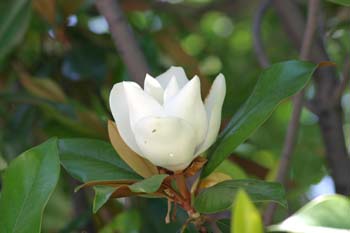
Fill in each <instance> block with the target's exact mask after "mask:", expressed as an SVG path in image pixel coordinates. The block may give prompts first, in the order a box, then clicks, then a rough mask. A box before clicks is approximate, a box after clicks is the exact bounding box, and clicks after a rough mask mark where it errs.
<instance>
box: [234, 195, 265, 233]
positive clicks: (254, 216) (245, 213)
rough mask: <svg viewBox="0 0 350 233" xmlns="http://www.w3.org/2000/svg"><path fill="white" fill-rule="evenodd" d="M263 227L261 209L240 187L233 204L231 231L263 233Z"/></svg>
mask: <svg viewBox="0 0 350 233" xmlns="http://www.w3.org/2000/svg"><path fill="white" fill-rule="evenodd" d="M263 228H264V227H263V224H262V220H261V217H260V213H259V211H258V210H257V209H256V207H255V206H254V204H253V203H252V201H251V200H250V198H249V196H248V195H247V193H246V192H245V191H244V190H242V189H240V190H239V191H238V193H237V195H236V197H235V201H234V205H233V206H232V217H231V233H263Z"/></svg>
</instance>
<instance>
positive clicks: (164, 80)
mask: <svg viewBox="0 0 350 233" xmlns="http://www.w3.org/2000/svg"><path fill="white" fill-rule="evenodd" d="M173 76H175V77H176V81H177V83H178V84H179V87H180V88H182V87H183V86H185V85H186V83H187V82H188V78H187V76H186V73H185V71H184V69H183V68H182V67H179V66H171V67H170V68H169V69H168V70H167V71H165V72H164V73H163V74H161V75H159V76H157V77H156V79H157V80H158V82H159V83H160V85H161V86H162V87H163V88H164V89H165V88H166V87H167V86H168V84H169V82H170V80H171V78H172V77H173Z"/></svg>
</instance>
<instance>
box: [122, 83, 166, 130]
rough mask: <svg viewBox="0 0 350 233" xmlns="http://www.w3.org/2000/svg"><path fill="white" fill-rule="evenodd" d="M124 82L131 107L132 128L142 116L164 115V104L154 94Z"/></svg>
mask: <svg viewBox="0 0 350 233" xmlns="http://www.w3.org/2000/svg"><path fill="white" fill-rule="evenodd" d="M123 83H124V90H125V95H126V100H127V104H128V107H129V120H130V126H131V129H132V130H133V129H134V126H135V124H136V123H137V121H139V120H140V119H142V118H145V117H149V116H161V115H164V111H163V108H162V106H161V105H160V104H159V103H158V101H157V100H155V99H154V98H153V97H152V96H150V95H148V94H147V93H146V92H144V91H143V90H142V89H141V88H140V87H139V86H138V87H135V86H134V85H129V84H128V83H126V82H123Z"/></svg>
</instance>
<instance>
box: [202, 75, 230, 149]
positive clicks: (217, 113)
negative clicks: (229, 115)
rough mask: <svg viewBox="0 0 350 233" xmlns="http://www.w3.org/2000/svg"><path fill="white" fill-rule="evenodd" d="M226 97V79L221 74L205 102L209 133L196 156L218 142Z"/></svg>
mask: <svg viewBox="0 0 350 233" xmlns="http://www.w3.org/2000/svg"><path fill="white" fill-rule="evenodd" d="M225 95H226V82H225V77H224V76H223V75H222V74H219V75H218V76H217V77H216V79H215V80H214V83H213V85H212V86H211V89H210V92H209V95H208V97H207V98H206V100H205V109H206V111H207V114H208V125H209V126H208V132H207V135H206V138H205V140H204V142H203V143H202V144H201V145H200V146H199V147H198V149H197V150H196V155H199V154H200V153H202V152H204V151H205V150H206V149H208V148H209V147H210V146H211V145H212V144H213V143H214V142H215V140H216V137H217V135H218V133H219V129H220V124H221V109H222V105H223V103H224V99H225Z"/></svg>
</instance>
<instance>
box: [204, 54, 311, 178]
mask: <svg viewBox="0 0 350 233" xmlns="http://www.w3.org/2000/svg"><path fill="white" fill-rule="evenodd" d="M316 67H317V65H315V64H312V63H309V62H303V61H287V62H281V63H277V64H274V65H272V66H271V67H270V68H268V69H266V70H265V71H264V72H263V73H262V74H261V76H260V77H259V80H258V82H257V84H256V86H255V88H254V90H253V92H252V94H251V95H250V97H249V98H248V100H247V101H246V102H245V104H244V105H243V106H242V107H241V108H240V109H239V111H238V112H237V113H236V114H235V115H234V117H233V118H232V119H231V121H230V123H229V124H228V126H227V127H226V128H225V130H224V131H223V132H222V134H221V135H220V136H219V138H218V140H217V142H216V143H215V144H214V145H213V147H212V148H211V149H210V151H209V153H208V154H209V157H208V158H209V160H208V163H207V164H206V166H205V167H204V169H203V172H202V177H206V176H208V175H209V174H210V173H211V172H213V171H214V169H215V168H216V167H217V166H218V165H219V164H220V163H221V162H222V161H224V160H225V158H226V157H228V156H229V155H230V154H231V153H232V152H233V150H234V149H235V148H236V147H237V146H238V145H240V144H241V143H242V142H243V141H244V140H246V139H247V138H248V137H249V136H250V135H251V134H252V133H253V132H254V130H256V129H257V128H258V127H259V126H260V125H261V124H262V123H263V122H264V121H265V120H266V119H267V118H268V117H269V116H270V114H271V113H272V111H273V110H274V109H275V108H276V106H277V105H278V104H279V103H280V102H281V101H282V100H284V99H285V98H287V97H289V96H291V95H293V94H295V93H297V92H298V91H299V90H300V89H302V88H303V87H304V86H305V85H306V83H307V82H308V81H309V79H310V77H311V75H312V73H313V72H314V70H315V69H316Z"/></svg>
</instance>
